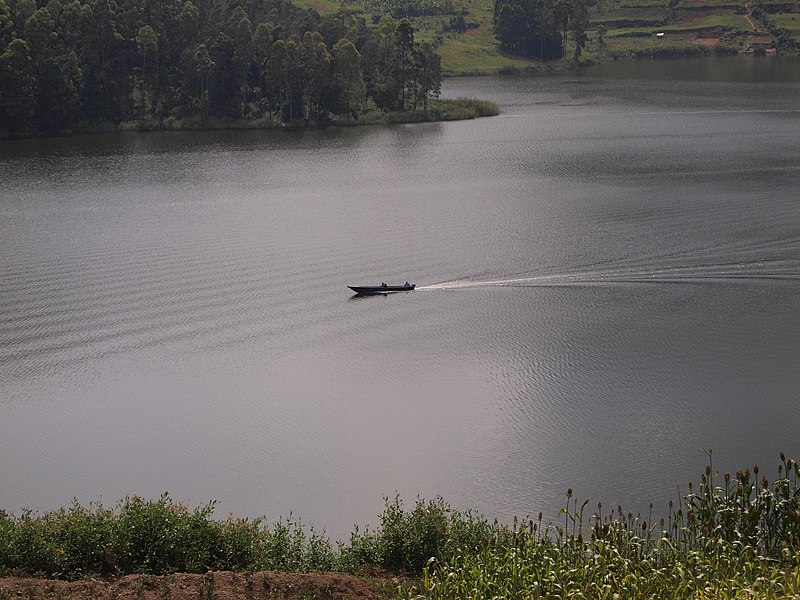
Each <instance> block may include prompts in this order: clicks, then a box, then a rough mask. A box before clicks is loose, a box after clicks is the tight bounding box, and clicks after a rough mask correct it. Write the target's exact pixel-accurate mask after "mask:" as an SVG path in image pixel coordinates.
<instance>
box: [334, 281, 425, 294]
mask: <svg viewBox="0 0 800 600" xmlns="http://www.w3.org/2000/svg"><path fill="white" fill-rule="evenodd" d="M347 287H349V288H350V289H351V290H353V291H354V292H355V293H356V294H361V295H362V296H368V295H370V294H388V293H390V292H410V291H411V290H413V289H414V288H415V287H416V286H415V285H414V284H413V283H408V282H407V281H406V282H405V284H404V285H386V284H385V283H382V284H380V285H348V286H347Z"/></svg>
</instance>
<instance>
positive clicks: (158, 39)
mask: <svg viewBox="0 0 800 600" xmlns="http://www.w3.org/2000/svg"><path fill="white" fill-rule="evenodd" d="M441 78H442V72H441V59H440V57H439V55H438V54H437V52H436V51H435V49H434V48H433V46H432V45H431V44H429V43H419V42H417V41H415V39H414V29H413V27H412V25H411V24H410V23H409V22H408V21H407V20H401V21H397V20H395V19H393V18H392V17H390V16H385V17H383V18H381V19H380V20H379V21H378V22H377V23H372V22H370V23H367V21H366V20H365V18H364V16H363V15H362V14H359V13H357V12H354V11H353V10H351V9H349V8H347V7H345V6H344V5H343V6H342V7H341V8H340V9H339V10H338V11H336V12H335V13H332V14H327V15H324V16H320V15H319V14H318V13H317V12H316V11H314V10H312V9H303V8H299V7H297V6H295V5H294V4H292V3H291V2H290V1H289V0H0V132H4V133H20V134H25V133H36V132H61V131H66V130H86V129H92V128H97V127H103V126H117V125H119V124H120V123H123V122H130V121H134V122H135V121H140V122H154V123H164V122H165V121H168V120H169V119H180V120H183V119H189V120H191V122H197V123H198V124H200V125H203V126H204V125H206V124H207V123H208V122H209V120H210V119H217V120H222V121H223V122H224V121H229V122H230V121H233V120H237V121H239V120H262V121H264V122H265V123H270V124H275V123H281V122H291V121H298V120H307V121H311V122H325V121H328V120H329V119H331V118H332V117H335V116H339V117H340V118H354V117H356V116H357V115H358V114H359V113H360V112H361V111H363V110H365V109H367V108H376V109H381V110H406V109H409V108H412V109H415V108H417V107H420V106H421V107H426V106H427V99H428V98H431V97H437V96H438V94H439V90H440V86H441Z"/></svg>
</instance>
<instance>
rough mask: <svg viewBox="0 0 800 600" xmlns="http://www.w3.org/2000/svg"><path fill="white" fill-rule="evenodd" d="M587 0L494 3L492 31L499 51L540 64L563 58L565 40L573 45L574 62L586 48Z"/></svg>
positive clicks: (505, 0)
mask: <svg viewBox="0 0 800 600" xmlns="http://www.w3.org/2000/svg"><path fill="white" fill-rule="evenodd" d="M588 27H589V8H588V3H587V0H495V1H494V29H495V34H496V35H497V38H498V40H499V41H500V47H501V48H502V49H503V50H505V51H507V52H510V53H512V54H517V55H520V56H525V57H528V58H538V59H540V60H552V59H560V58H564V55H565V54H566V45H565V42H566V40H567V36H568V35H571V36H572V39H573V41H574V44H575V52H574V54H573V60H575V61H576V62H577V61H578V60H579V59H580V57H581V53H582V51H583V49H584V48H585V47H586V42H587V35H586V30H587V28H588Z"/></svg>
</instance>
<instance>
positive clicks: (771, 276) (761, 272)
mask: <svg viewBox="0 0 800 600" xmlns="http://www.w3.org/2000/svg"><path fill="white" fill-rule="evenodd" d="M748 280H779V281H800V262H798V261H797V260H779V261H760V262H750V263H735V264H722V265H691V266H688V265H686V266H685V265H678V266H671V267H657V268H641V267H639V268H637V267H617V268H588V269H576V270H574V271H570V272H566V273H543V274H519V275H518V276H513V277H503V278H497V279H479V280H478V279H471V278H464V279H455V280H452V281H444V282H440V283H434V284H431V285H425V286H417V288H416V289H417V290H420V291H435V290H457V289H468V288H482V287H561V286H577V285H603V284H606V285H615V284H616V285H622V284H691V283H695V284H701V283H704V284H714V283H718V284H722V283H732V282H744V281H748Z"/></svg>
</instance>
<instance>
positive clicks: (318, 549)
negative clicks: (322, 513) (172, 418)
mask: <svg viewBox="0 0 800 600" xmlns="http://www.w3.org/2000/svg"><path fill="white" fill-rule="evenodd" d="M799 481H800V466H798V464H797V462H795V461H794V460H792V459H787V458H786V457H785V456H784V455H781V462H780V464H779V465H778V473H777V477H775V478H774V479H773V480H772V481H770V480H769V479H767V477H765V476H764V475H763V474H762V473H761V472H760V469H759V468H758V467H757V466H756V467H753V469H752V471H751V470H749V469H745V470H741V471H738V472H736V473H735V474H730V473H724V474H719V473H717V472H716V471H715V470H714V465H713V461H712V454H711V452H710V451H709V452H708V466H707V467H706V469H705V472H704V473H702V474H701V476H700V481H699V484H698V485H696V486H695V485H693V484H691V483H690V484H689V487H688V491H687V492H686V493H684V494H681V493H680V491H679V493H678V495H677V499H676V501H675V502H670V503H669V508H668V511H667V513H666V515H665V517H664V518H660V519H658V520H657V522H656V521H654V519H653V517H652V506H651V510H650V512H649V513H648V515H647V516H646V517H643V516H642V515H633V514H631V513H626V512H625V511H624V510H623V509H622V507H616V508H615V509H613V510H611V511H608V510H607V509H604V507H603V505H602V504H601V503H598V504H597V505H596V508H592V509H589V508H588V501H587V502H583V503H580V502H579V500H578V499H577V498H575V497H574V496H573V494H572V491H571V490H567V494H566V496H565V499H564V508H563V509H562V511H561V513H560V518H559V519H558V521H557V522H555V523H545V522H544V521H543V519H542V515H541V514H540V515H539V517H538V518H537V519H535V520H534V519H525V520H522V521H520V520H517V519H515V520H514V521H513V523H511V524H508V525H501V524H499V523H498V522H497V521H494V522H490V521H488V520H486V519H485V518H484V517H483V516H481V515H477V514H475V513H472V512H460V511H457V510H454V509H453V508H452V507H450V506H449V505H448V504H447V503H446V502H445V501H444V500H443V499H442V498H436V499H434V500H424V499H421V498H418V499H417V500H416V502H415V503H414V504H413V505H411V506H408V507H407V506H406V505H404V503H403V502H402V500H401V499H400V498H399V497H395V498H394V499H388V498H387V499H386V504H385V508H384V511H383V513H382V514H381V515H380V517H379V524H378V526H377V527H376V528H375V529H369V528H367V529H364V530H360V529H358V528H356V529H355V531H353V533H352V534H351V536H350V540H349V541H348V542H347V543H340V544H338V545H337V546H334V545H333V544H332V543H331V542H330V540H329V539H328V538H327V537H326V536H325V534H324V533H319V532H316V531H315V530H314V529H313V528H311V529H310V530H309V531H308V532H307V531H306V528H305V527H304V526H303V524H302V523H301V522H300V521H299V520H295V519H293V518H291V517H290V518H288V519H281V520H279V521H277V522H275V523H271V524H268V523H267V522H266V521H264V520H263V519H253V520H248V519H235V518H233V517H231V518H228V519H226V520H224V521H219V520H215V519H214V518H213V510H214V503H213V502H212V503H209V504H207V505H204V506H201V507H199V508H195V509H189V508H187V507H186V506H184V505H182V504H180V503H178V502H175V501H173V500H172V499H171V498H170V497H169V496H168V495H166V494H165V495H163V496H161V498H159V499H157V500H144V499H141V498H136V497H134V498H126V499H125V500H123V501H122V502H120V503H118V504H117V505H116V506H115V507H112V508H106V507H103V506H101V505H90V506H89V507H83V506H81V505H79V504H78V503H77V502H75V503H73V504H72V505H71V506H70V507H68V508H62V509H59V510H57V511H53V512H49V513H45V514H36V513H33V512H31V511H27V510H26V511H23V512H22V513H21V514H20V515H19V516H14V515H12V514H9V513H6V512H2V511H0V575H9V574H14V575H23V576H24V575H38V576H47V577H61V578H77V577H84V576H88V575H94V574H107V575H122V574H127V573H147V574H154V575H155V574H166V573H172V572H178V571H185V572H195V573H206V572H208V571H210V570H234V571H255V570H285V571H323V570H340V571H345V572H350V573H360V572H362V571H363V570H364V569H365V568H369V569H368V570H370V571H371V570H374V568H376V567H377V568H380V569H385V570H387V571H389V572H392V573H397V574H405V575H407V576H408V577H410V578H411V583H410V584H409V583H406V585H404V586H403V587H402V588H400V589H398V592H397V594H398V597H400V598H406V599H411V598H414V599H422V598H427V599H430V600H438V599H445V598H546V597H572V596H583V597H591V598H611V597H614V595H617V597H622V598H629V597H630V598H734V597H748V598H749V597H768V598H769V597H775V598H780V597H789V596H792V597H797V596H798V595H800V485H798V483H799Z"/></svg>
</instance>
